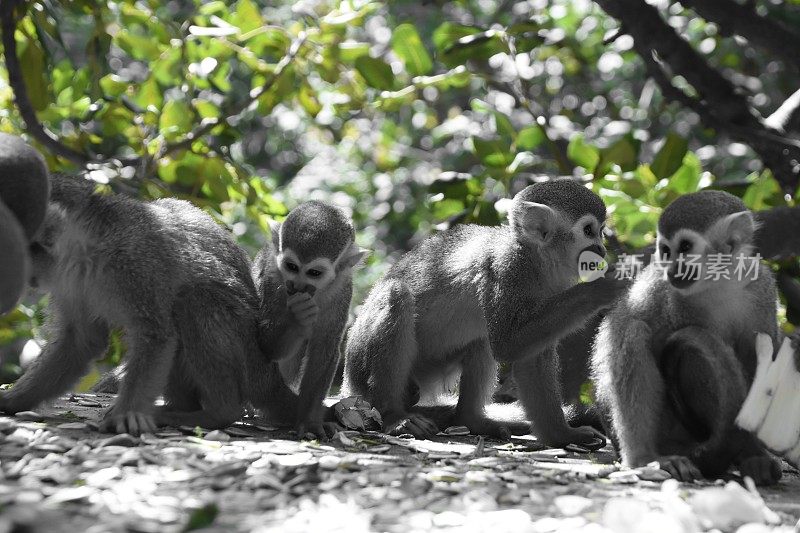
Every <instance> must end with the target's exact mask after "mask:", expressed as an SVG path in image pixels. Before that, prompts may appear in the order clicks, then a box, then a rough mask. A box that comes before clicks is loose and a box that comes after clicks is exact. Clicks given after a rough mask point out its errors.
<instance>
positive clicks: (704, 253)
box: [656, 191, 756, 294]
mask: <svg viewBox="0 0 800 533" xmlns="http://www.w3.org/2000/svg"><path fill="white" fill-rule="evenodd" d="M755 230H756V223H755V220H754V219H753V214H752V213H751V212H750V211H749V210H748V209H747V207H746V206H745V205H744V202H742V201H741V200H740V199H739V198H737V197H736V196H734V195H732V194H730V193H727V192H723V191H700V192H696V193H692V194H687V195H685V196H681V197H680V198H678V199H677V200H675V201H674V202H672V203H671V204H670V205H669V206H667V208H666V209H664V212H663V213H662V214H661V217H660V218H659V220H658V234H657V237H656V250H657V253H658V259H659V262H660V264H661V265H662V267H663V268H664V269H665V271H666V276H667V279H669V282H670V283H671V284H672V286H673V287H674V288H675V289H677V290H679V291H681V293H683V294H692V293H698V292H702V291H704V290H707V289H709V288H712V287H714V288H723V287H725V286H726V285H728V284H729V283H732V282H734V283H735V282H736V281H737V280H736V279H734V278H735V276H734V275H733V273H734V272H733V271H734V269H735V268H736V265H737V260H741V258H751V257H752V254H753V234H754V233H755ZM712 263H717V264H719V265H722V266H726V267H728V270H729V271H728V272H727V275H724V276H723V275H720V274H713V275H712V268H713V267H711V264H712Z"/></svg>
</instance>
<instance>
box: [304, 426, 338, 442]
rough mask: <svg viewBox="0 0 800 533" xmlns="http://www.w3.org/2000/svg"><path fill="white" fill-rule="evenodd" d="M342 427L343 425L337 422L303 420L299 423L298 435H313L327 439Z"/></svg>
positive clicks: (313, 436) (306, 436)
mask: <svg viewBox="0 0 800 533" xmlns="http://www.w3.org/2000/svg"><path fill="white" fill-rule="evenodd" d="M341 429H342V426H340V425H339V424H337V423H336V422H301V423H299V424H297V435H298V436H299V437H300V438H301V439H303V438H308V437H311V439H321V440H327V439H329V438H331V437H333V436H334V435H335V434H336V432H337V431H340V430H341Z"/></svg>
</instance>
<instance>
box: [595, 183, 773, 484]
mask: <svg viewBox="0 0 800 533" xmlns="http://www.w3.org/2000/svg"><path fill="white" fill-rule="evenodd" d="M684 198H685V199H682V200H676V201H675V202H674V203H673V204H672V205H671V206H670V207H669V208H668V210H669V213H668V214H669V223H668V224H661V223H660V224H659V228H660V230H661V231H663V232H665V233H666V234H668V235H673V234H675V232H676V231H678V230H680V229H682V227H681V220H686V221H687V225H689V226H691V227H690V228H688V229H692V230H694V231H700V232H701V233H702V229H703V228H705V229H709V228H712V226H713V224H714V223H715V222H717V221H718V220H720V219H721V218H723V217H725V216H726V215H730V214H732V213H737V212H739V211H741V209H739V204H740V202H734V201H731V200H730V199H728V198H727V196H722V197H721V196H720V195H718V194H713V195H710V194H707V193H696V194H693V195H688V196H686V197H684ZM706 200H709V203H706ZM706 206H707V207H708V210H707V211H708V212H707V214H706V215H703V216H698V215H697V214H696V213H695V211H697V210H700V211H705V210H706ZM708 213H710V214H711V215H709V214H708ZM665 214H667V213H665ZM714 217H715V218H714ZM704 218H708V220H704ZM700 221H702V223H701V222H700ZM707 236H708V235H707ZM713 238H714V239H719V240H720V241H724V240H725V239H724V236H720V235H716V234H715V235H713ZM722 245H727V243H716V242H711V243H710V246H711V249H708V250H706V253H714V251H715V248H714V247H715V246H722ZM737 246H738V247H739V249H741V250H744V251H745V253H749V250H750V246H751V243H750V242H741V243H738V245H737ZM733 253H734V254H736V250H734V251H733ZM703 283H706V284H707V285H706V286H705V287H706V288H705V290H703V291H701V292H696V293H686V292H682V291H680V290H678V289H676V288H674V287H673V286H672V285H671V283H670V281H669V280H668V279H666V277H665V276H664V275H663V271H660V270H659V269H658V266H657V265H656V264H655V263H654V264H651V265H649V266H648V267H647V268H645V269H644V271H643V272H642V273H641V274H640V276H639V277H638V278H637V279H636V281H635V282H634V284H633V285H632V287H631V288H630V290H629V292H628V294H626V295H625V297H623V298H621V299H620V300H619V302H618V304H617V305H616V306H615V307H614V308H613V309H612V310H611V311H610V312H609V313H608V314H607V315H606V317H605V319H604V320H603V322H602V324H601V326H600V329H599V332H598V335H597V337H596V339H595V348H594V353H593V358H592V377H593V381H594V384H595V391H596V396H597V401H598V403H599V404H600V405H601V406H602V408H603V410H604V411H605V412H606V414H607V416H608V418H609V422H610V424H611V427H612V428H613V433H615V435H616V440H617V443H616V444H617V445H618V450H619V452H620V455H621V458H622V461H623V463H624V464H625V465H628V466H642V465H644V464H646V463H648V462H650V461H654V460H656V459H659V458H662V457H666V458H667V459H665V461H667V462H670V461H673V462H674V460H673V459H670V458H672V457H686V458H691V460H692V461H695V462H696V463H697V464H698V465H702V463H703V462H705V463H707V464H709V465H711V466H709V467H708V468H709V470H711V471H712V472H714V474H715V475H716V474H719V473H720V472H719V470H722V471H724V470H725V469H726V468H727V466H728V465H729V464H730V462H731V461H732V462H737V461H738V462H739V465H740V468H742V470H743V474H744V473H745V470H746V469H747V468H753V467H754V466H753V465H754V464H755V465H758V466H757V467H758V468H761V469H762V470H761V471H760V472H761V474H760V475H761V480H762V481H763V482H770V478H771V477H772V476H773V475H774V467H772V466H770V463H769V459H768V458H767V456H766V452H764V450H763V447H761V446H760V445H759V444H758V443H757V442H755V439H754V438H753V437H752V436H750V435H742V434H741V432H737V431H736V430H735V428H734V426H733V421H734V418H735V416H736V412H737V411H738V408H739V406H740V405H741V401H743V399H744V395H746V393H747V389H748V387H749V385H750V383H751V382H752V379H753V375H754V372H755V365H756V353H755V337H756V333H757V332H764V333H767V334H769V335H770V336H771V337H772V338H773V342H777V340H778V335H779V334H778V327H777V320H776V298H777V294H776V289H775V280H774V277H773V275H772V272H771V270H770V269H769V268H768V267H766V266H765V265H760V266H759V271H758V276H757V279H755V280H754V281H749V282H746V283H743V284H741V285H735V284H728V283H721V284H717V285H713V283H714V282H712V281H704V282H703ZM670 343H671V344H670ZM668 344H670V345H674V346H683V347H684V348H685V349H687V350H692V354H698V355H697V358H702V359H704V360H705V361H704V362H698V364H703V365H705V367H703V368H707V369H710V370H711V371H710V372H708V373H703V375H697V376H695V377H694V378H693V379H696V380H697V381H698V382H701V381H702V385H698V386H697V387H698V388H697V389H696V392H697V396H702V395H704V394H706V393H707V394H708V398H710V399H711V398H714V399H718V400H719V406H715V407H717V408H718V411H717V413H716V418H715V420H714V421H713V423H712V427H710V428H709V432H710V436H709V438H708V440H707V441H702V442H699V441H698V440H697V439H696V438H695V437H693V436H692V435H691V434H690V432H689V431H688V430H687V426H686V425H685V422H684V421H681V420H680V419H678V418H676V415H675V412H673V410H672V408H671V407H668V404H669V401H668V393H667V388H668V383H667V381H666V379H665V374H664V372H663V370H662V369H663V368H664V367H665V365H670V364H673V360H671V359H668V358H667V357H666V356H665V355H664V350H665V346H666V345H668ZM776 345H777V344H776ZM670 353H671V355H670V356H669V357H679V356H680V354H681V352H680V351H679V352H678V353H677V354H673V353H672V352H670ZM698 368H699V367H698ZM709 401H711V400H709ZM728 454H730V456H731V457H730V460H728V459H727V455H728ZM743 461H745V462H744V463H743ZM748 461H749V462H748ZM743 464H744V466H742V465H743ZM770 468H773V472H772V473H770V472H769V469H770ZM764 469H766V470H767V473H764ZM701 470H702V466H701ZM754 472H755V473H753V474H750V473H748V475H753V477H757V476H758V475H759V471H754Z"/></svg>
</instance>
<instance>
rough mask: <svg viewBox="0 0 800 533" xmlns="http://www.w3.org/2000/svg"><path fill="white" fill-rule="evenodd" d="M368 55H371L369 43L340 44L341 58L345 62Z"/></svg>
mask: <svg viewBox="0 0 800 533" xmlns="http://www.w3.org/2000/svg"><path fill="white" fill-rule="evenodd" d="M366 55H369V44H368V43H356V42H344V43H340V44H339V59H341V60H342V61H343V62H345V63H352V62H353V61H355V60H356V59H358V58H359V57H361V56H366Z"/></svg>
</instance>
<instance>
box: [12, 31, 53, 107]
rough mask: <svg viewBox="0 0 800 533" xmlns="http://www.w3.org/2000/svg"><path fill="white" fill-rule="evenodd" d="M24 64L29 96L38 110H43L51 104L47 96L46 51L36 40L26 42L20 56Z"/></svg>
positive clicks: (23, 70) (20, 60)
mask: <svg viewBox="0 0 800 533" xmlns="http://www.w3.org/2000/svg"><path fill="white" fill-rule="evenodd" d="M19 62H20V65H21V66H22V78H23V79H24V80H25V88H26V90H27V92H28V98H30V100H31V104H33V108H34V109H35V110H36V111H43V110H44V109H45V108H47V105H48V104H49V99H48V96H47V79H46V78H45V71H46V69H45V66H44V52H43V51H42V49H41V48H40V47H39V43H38V42H37V41H34V40H28V41H27V42H26V46H25V50H23V52H22V53H21V54H20V57H19Z"/></svg>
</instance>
